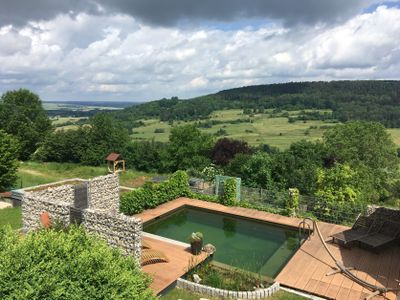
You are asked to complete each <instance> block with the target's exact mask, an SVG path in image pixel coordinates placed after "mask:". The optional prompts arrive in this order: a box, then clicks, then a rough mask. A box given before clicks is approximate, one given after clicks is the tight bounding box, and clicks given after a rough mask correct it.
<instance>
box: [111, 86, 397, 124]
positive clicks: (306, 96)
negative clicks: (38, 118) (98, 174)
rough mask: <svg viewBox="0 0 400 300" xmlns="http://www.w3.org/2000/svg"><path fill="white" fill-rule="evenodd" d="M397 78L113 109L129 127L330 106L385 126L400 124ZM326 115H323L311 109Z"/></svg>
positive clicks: (239, 91)
mask: <svg viewBox="0 0 400 300" xmlns="http://www.w3.org/2000/svg"><path fill="white" fill-rule="evenodd" d="M399 103H400V81H390V80H381V81H380V80H379V81H378V80H365V81H331V82H289V83H280V84H268V85H258V86H248V87H242V88H235V89H230V90H225V91H221V92H218V93H216V94H211V95H206V96H202V97H197V98H193V99H188V100H182V99H178V98H177V97H172V98H171V99H165V98H164V99H161V100H158V101H152V102H148V103H143V104H140V105H135V106H132V107H128V108H125V109H124V110H121V111H118V112H114V115H115V118H117V119H118V120H120V121H121V122H122V123H123V124H124V125H125V126H126V127H127V128H129V127H130V123H131V122H133V121H136V120H138V119H142V118H159V119H160V120H161V121H170V122H173V121H176V120H183V121H192V120H200V119H207V118H209V116H210V114H211V113H212V112H213V111H216V110H223V109H245V110H257V111H264V110H265V109H282V110H304V109H329V110H332V116H331V117H332V118H333V119H336V120H338V121H340V122H347V121H351V120H366V121H375V122H380V123H382V124H384V125H385V126H386V127H400V106H399ZM310 117H311V118H313V119H321V120H325V119H326V115H324V114H320V115H313V116H310Z"/></svg>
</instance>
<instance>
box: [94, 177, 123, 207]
mask: <svg viewBox="0 0 400 300" xmlns="http://www.w3.org/2000/svg"><path fill="white" fill-rule="evenodd" d="M88 198H89V199H88V201H89V209H99V210H109V211H113V212H118V210H119V178H118V175H117V174H109V175H106V176H99V177H96V178H93V179H92V180H89V181H88Z"/></svg>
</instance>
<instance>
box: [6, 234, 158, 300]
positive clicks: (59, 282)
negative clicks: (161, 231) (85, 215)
mask: <svg viewBox="0 0 400 300" xmlns="http://www.w3.org/2000/svg"><path fill="white" fill-rule="evenodd" d="M0 253H1V254H0V299H43V300H46V299H49V300H50V299H70V300H75V299H76V300H81V299H137V300H139V299H140V300H142V299H143V300H150V299H155V297H154V296H153V294H152V292H151V291H150V290H149V289H148V285H149V278H148V277H147V275H146V274H144V273H142V272H141V270H140V267H139V266H138V264H137V262H136V261H135V259H134V258H132V257H129V256H128V257H125V256H123V255H122V254H121V252H120V251H118V250H115V249H112V248H110V247H109V246H107V244H106V243H105V242H103V241H101V240H98V239H97V238H95V237H93V236H91V235H88V234H87V233H85V231H84V230H83V229H82V228H79V227H75V226H72V227H70V228H68V229H66V230H64V231H57V230H53V229H50V230H39V231H36V232H33V233H30V234H27V235H26V236H25V237H24V238H23V239H20V238H19V234H18V233H17V232H13V231H12V230H11V228H10V227H7V228H5V227H4V228H0Z"/></svg>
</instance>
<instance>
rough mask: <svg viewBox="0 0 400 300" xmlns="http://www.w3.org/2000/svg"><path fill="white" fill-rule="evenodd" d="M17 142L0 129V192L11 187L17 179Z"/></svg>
mask: <svg viewBox="0 0 400 300" xmlns="http://www.w3.org/2000/svg"><path fill="white" fill-rule="evenodd" d="M18 148H19V147H18V142H17V140H16V139H15V138H13V137H12V136H11V135H9V134H7V133H5V132H4V131H2V130H0V192H1V191H4V190H7V189H8V188H10V187H12V186H13V184H14V183H15V181H16V180H17V169H18V160H17V157H18V150H19V149H18Z"/></svg>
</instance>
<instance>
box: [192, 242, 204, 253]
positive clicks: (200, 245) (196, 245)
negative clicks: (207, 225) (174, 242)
mask: <svg viewBox="0 0 400 300" xmlns="http://www.w3.org/2000/svg"><path fill="white" fill-rule="evenodd" d="M202 248H203V240H201V241H196V242H191V243H190V249H191V252H192V254H194V255H199V254H200V252H201V249H202Z"/></svg>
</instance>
